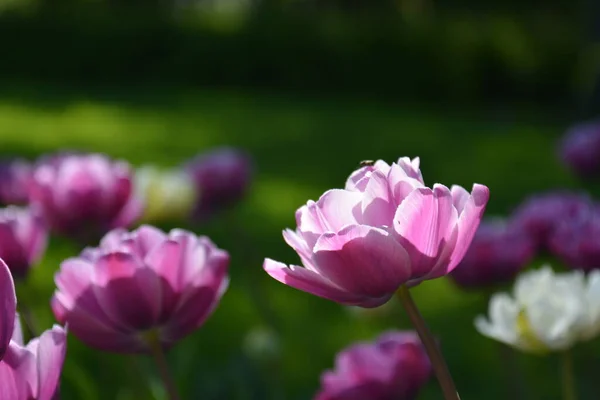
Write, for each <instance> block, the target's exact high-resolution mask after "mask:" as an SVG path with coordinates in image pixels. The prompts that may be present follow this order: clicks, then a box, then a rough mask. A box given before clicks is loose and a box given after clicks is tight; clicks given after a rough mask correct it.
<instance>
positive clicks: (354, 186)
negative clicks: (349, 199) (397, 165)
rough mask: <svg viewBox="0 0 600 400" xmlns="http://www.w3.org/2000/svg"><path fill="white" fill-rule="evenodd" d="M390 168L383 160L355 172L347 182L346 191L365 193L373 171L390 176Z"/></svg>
mask: <svg viewBox="0 0 600 400" xmlns="http://www.w3.org/2000/svg"><path fill="white" fill-rule="evenodd" d="M389 170H390V166H389V164H388V163H386V162H385V161H383V160H377V161H375V164H373V165H370V166H365V167H361V168H359V169H357V170H356V171H354V172H353V173H352V174H351V175H350V176H349V177H348V179H347V180H346V186H345V187H344V188H345V189H346V190H350V191H353V192H355V191H357V192H363V191H364V190H365V188H366V186H367V183H368V182H369V177H370V176H371V173H372V172H373V171H380V172H382V173H383V174H384V175H387V174H388V171H389Z"/></svg>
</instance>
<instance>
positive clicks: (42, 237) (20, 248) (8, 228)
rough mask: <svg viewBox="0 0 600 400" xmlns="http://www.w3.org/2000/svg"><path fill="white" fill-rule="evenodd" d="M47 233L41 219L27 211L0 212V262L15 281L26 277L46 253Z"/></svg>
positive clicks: (20, 209) (10, 210)
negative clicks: (3, 263)
mask: <svg viewBox="0 0 600 400" xmlns="http://www.w3.org/2000/svg"><path fill="white" fill-rule="evenodd" d="M46 242H47V232H46V228H45V226H44V224H43V221H42V219H41V218H40V217H39V216H38V215H36V214H35V213H33V212H31V211H30V210H28V209H23V208H18V207H15V206H9V207H7V208H3V209H0V258H2V259H3V260H4V261H5V262H6V263H7V264H8V265H9V268H10V270H11V272H12V275H13V276H14V277H15V278H24V277H26V276H27V273H28V272H29V269H30V268H31V266H32V265H33V264H34V263H36V262H37V261H38V260H39V259H40V257H41V256H42V254H43V253H44V250H45V249H46Z"/></svg>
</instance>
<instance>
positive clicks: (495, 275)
mask: <svg viewBox="0 0 600 400" xmlns="http://www.w3.org/2000/svg"><path fill="white" fill-rule="evenodd" d="M535 252H536V243H535V242H534V241H533V239H532V238H531V237H530V236H529V235H528V234H527V233H525V232H523V231H522V230H521V229H517V228H515V227H514V226H510V225H508V224H507V223H506V221H504V220H497V219H496V220H489V221H483V222H482V223H481V224H480V225H479V229H478V230H477V232H476V233H475V237H474V238H473V242H472V243H471V247H469V250H467V253H466V254H465V256H464V258H463V259H462V261H461V262H460V264H458V266H457V267H456V268H455V269H454V270H453V271H452V273H451V274H450V277H451V278H452V279H453V280H454V282H456V284H458V285H459V286H461V287H463V288H481V287H489V286H493V285H497V284H502V283H506V282H510V281H512V280H513V279H514V278H515V276H517V274H518V273H519V272H520V271H521V269H522V268H523V267H525V265H527V263H528V262H529V261H531V259H532V258H533V256H534V255H535Z"/></svg>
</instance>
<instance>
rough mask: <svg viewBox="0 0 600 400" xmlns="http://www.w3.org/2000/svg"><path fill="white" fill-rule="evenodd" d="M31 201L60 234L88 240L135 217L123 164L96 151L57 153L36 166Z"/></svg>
mask: <svg viewBox="0 0 600 400" xmlns="http://www.w3.org/2000/svg"><path fill="white" fill-rule="evenodd" d="M30 201H31V205H32V206H33V207H35V208H36V209H39V210H40V212H41V215H42V216H43V217H44V220H45V221H46V223H47V224H48V225H49V226H50V228H52V229H53V230H55V231H56V232H58V233H61V234H63V235H67V236H71V237H75V238H79V239H82V238H83V239H87V240H90V239H91V238H94V237H97V236H101V235H102V234H104V233H106V232H107V231H109V230H110V229H112V228H117V227H126V226H129V225H130V224H131V223H132V222H134V221H135V219H136V218H137V217H138V216H139V215H140V213H141V211H142V206H141V203H140V202H139V200H138V199H137V198H135V196H133V187H132V175H131V172H130V169H129V166H128V165H127V163H125V162H121V161H119V162H114V161H112V160H110V159H109V158H108V157H106V156H103V155H101V154H87V155H86V154H60V155H56V156H54V157H46V158H45V159H43V160H42V161H41V162H40V163H39V164H38V166H37V167H36V168H35V171H34V174H33V178H32V180H31V186H30Z"/></svg>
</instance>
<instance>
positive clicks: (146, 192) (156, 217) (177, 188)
mask: <svg viewBox="0 0 600 400" xmlns="http://www.w3.org/2000/svg"><path fill="white" fill-rule="evenodd" d="M135 189H136V193H137V197H138V198H139V199H140V200H142V201H143V202H144V212H143V214H142V218H141V220H142V221H144V222H164V221H176V220H184V219H185V218H186V217H187V216H189V215H190V214H191V211H192V208H193V207H194V205H195V202H196V191H195V187H194V183H193V182H192V181H191V179H190V177H189V175H188V174H186V173H184V172H183V171H181V170H160V169H158V168H157V167H154V166H150V165H148V166H144V167H141V168H138V169H137V170H136V172H135Z"/></svg>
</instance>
